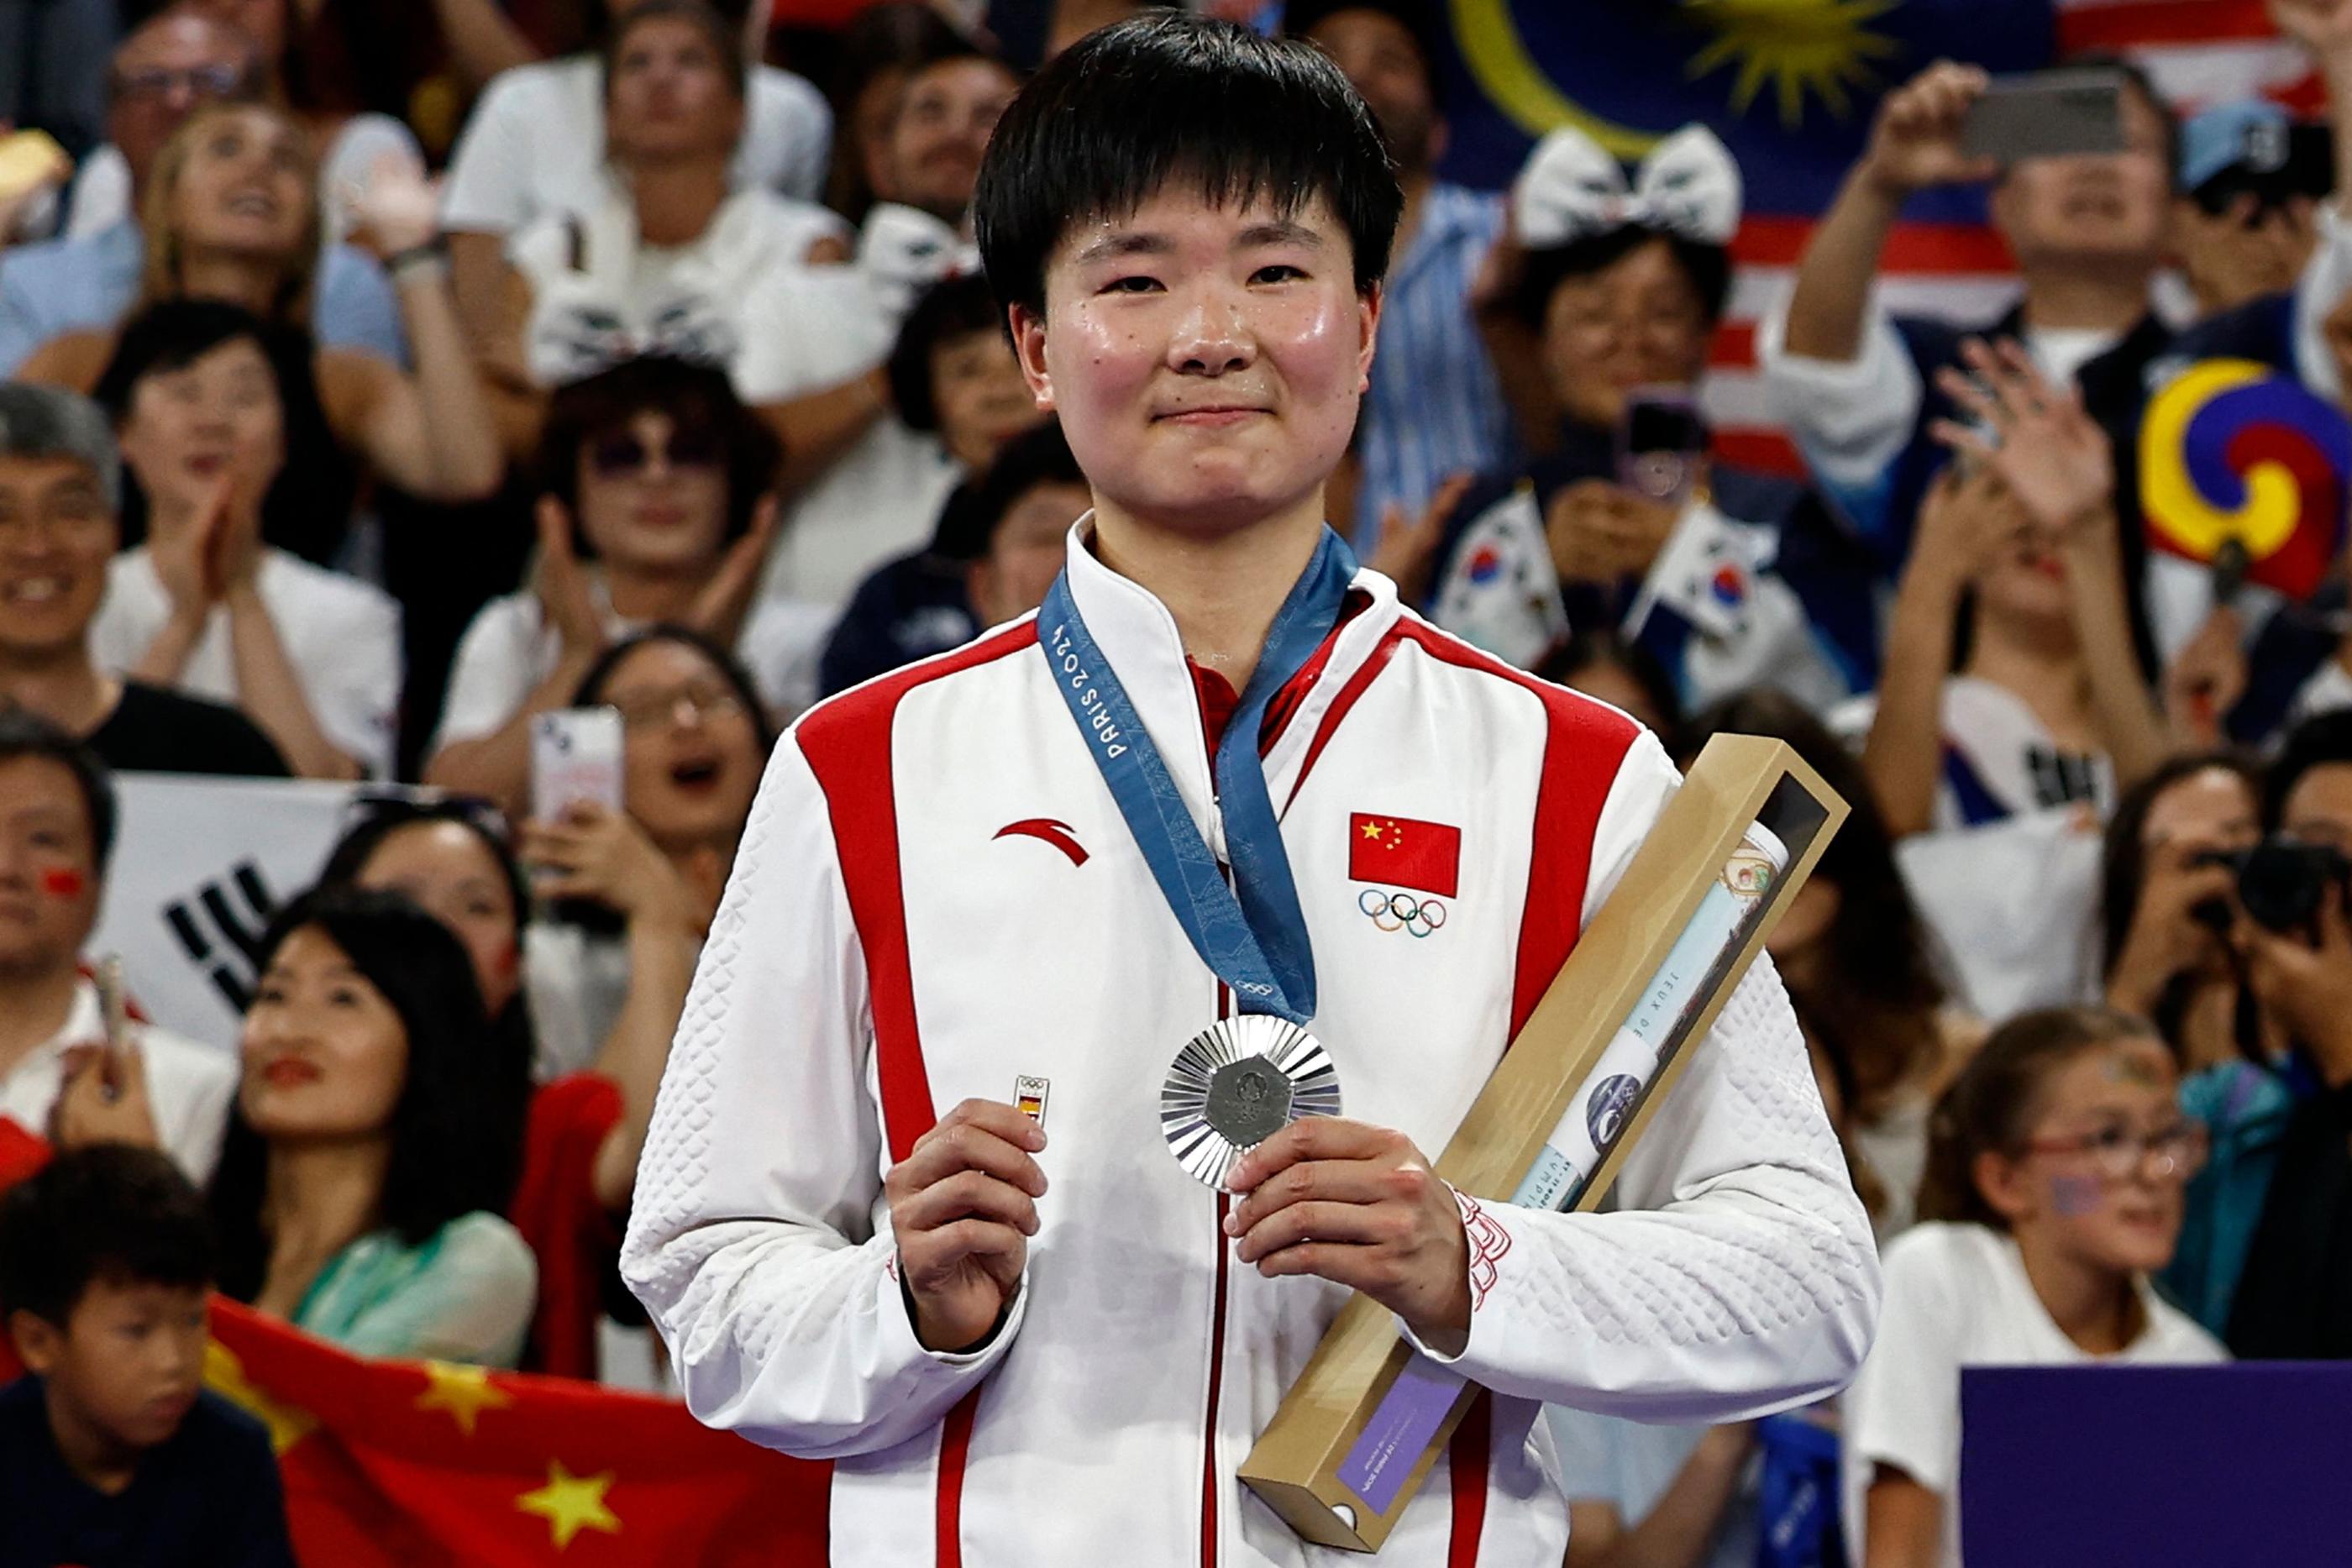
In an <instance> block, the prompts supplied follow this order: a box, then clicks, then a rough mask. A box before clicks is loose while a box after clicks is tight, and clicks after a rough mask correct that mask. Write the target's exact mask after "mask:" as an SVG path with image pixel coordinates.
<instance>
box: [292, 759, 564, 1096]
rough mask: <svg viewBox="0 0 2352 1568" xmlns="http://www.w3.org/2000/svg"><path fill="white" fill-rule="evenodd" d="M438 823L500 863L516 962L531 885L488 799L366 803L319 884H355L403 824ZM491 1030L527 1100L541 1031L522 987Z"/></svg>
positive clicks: (331, 854)
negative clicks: (451, 826)
mask: <svg viewBox="0 0 2352 1568" xmlns="http://www.w3.org/2000/svg"><path fill="white" fill-rule="evenodd" d="M438 822H452V823H455V824H456V825H457V826H458V827H460V828H463V829H465V830H466V831H467V832H469V833H471V834H472V835H473V836H474V838H475V839H476V840H477V841H478V842H479V843H480V844H481V846H482V847H483V848H484V849H485V850H488V852H489V854H490V858H491V859H492V860H493V861H496V862H498V867H499V875H500V876H501V877H503V878H504V879H505V881H506V886H507V892H508V894H509V896H511V897H512V898H513V900H514V904H513V908H514V915H515V933H514V935H515V956H516V959H517V961H518V962H520V959H521V956H522V946H523V927H524V925H525V923H526V922H528V921H529V920H530V882H529V880H528V879H527V878H526V877H525V876H524V875H523V870H522V865H521V863H520V862H518V861H517V860H516V859H515V852H514V845H513V844H512V843H510V842H509V841H508V837H507V827H506V821H505V819H504V818H502V817H500V816H499V813H498V809H497V808H496V807H494V806H492V805H490V804H489V803H488V801H485V800H469V799H467V798H464V797H450V798H447V799H444V800H407V799H404V798H387V799H384V800H373V801H370V802H369V804H368V808H367V814H366V815H365V816H364V817H362V818H361V819H360V820H359V821H357V822H355V823H353V824H352V826H351V827H350V828H348V829H346V830H344V832H343V836H342V837H341V838H340V839H338V840H336V841H335V847H334V848H333V849H331V850H330V851H328V852H327V863H326V864H325V865H324V866H322V867H320V871H319V886H320V888H330V887H337V888H344V887H348V888H356V887H358V886H359V885H360V877H361V876H362V874H363V873H365V872H366V871H367V866H368V862H370V861H372V860H373V859H374V858H375V852H376V851H377V850H379V849H382V848H383V841H385V840H386V839H388V838H390V837H392V835H393V834H394V833H396V832H399V831H401V830H402V829H404V828H413V827H415V826H417V825H418V824H420V823H438ZM490 1033H491V1036H492V1038H493V1040H494V1041H495V1043H496V1046H497V1049H498V1050H499V1051H500V1052H501V1053H502V1054H507V1055H512V1056H514V1057H516V1058H518V1059H519V1060H520V1061H522V1062H523V1063H524V1065H525V1069H526V1080H525V1082H524V1084H523V1089H524V1091H525V1095H526V1100H527V1099H528V1092H529V1089H530V1083H529V1082H528V1071H529V1069H530V1066H531V1065H532V1064H534V1063H536V1062H537V1061H538V1060H539V1033H538V1030H536V1029H534V1028H533V1027H532V1025H531V1019H530V997H529V995H528V994H527V991H526V988H524V987H521V986H517V987H516V988H515V994H514V995H513V996H511V997H509V998H507V1005H506V1006H505V1007H503V1008H500V1009H499V1010H498V1012H497V1013H496V1014H495V1015H493V1016H492V1018H491V1019H490Z"/></svg>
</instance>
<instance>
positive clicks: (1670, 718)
mask: <svg viewBox="0 0 2352 1568" xmlns="http://www.w3.org/2000/svg"><path fill="white" fill-rule="evenodd" d="M1535 673H1536V674H1538V676H1540V677H1542V678H1543V679H1545V680H1547V681H1553V682H1556V683H1558V684H1559V685H1563V686H1566V687H1567V688H1568V689H1569V690H1570V691H1574V692H1582V693H1583V694H1584V695H1586V696H1589V697H1599V698H1600V699H1601V701H1602V702H1605V703H1607V704H1609V705H1610V706H1612V707H1614V708H1618V709H1620V710H1622V712H1625V713H1628V714H1631V715H1632V716H1633V717H1634V718H1637V719H1639V720H1640V721H1641V722H1642V727H1643V728H1644V729H1647V730H1648V731H1649V732H1650V733H1651V734H1653V735H1662V736H1667V735H1675V734H1679V733H1680V732H1681V729H1682V724H1683V703H1682V695H1681V694H1680V693H1678V692H1676V691H1675V681H1674V677H1673V676H1672V675H1669V674H1666V670H1665V666H1664V665H1663V664H1659V663H1658V661H1657V658H1656V656H1655V655H1654V654H1653V653H1650V652H1649V650H1647V649H1646V648H1643V647H1642V646H1641V645H1640V644H1639V643H1628V642H1626V641H1625V640H1624V639H1623V638H1622V637H1620V636H1618V635H1617V633H1615V632H1612V631H1609V630H1608V629H1606V628H1605V627H1604V628H1601V629H1600V630H1597V631H1595V630H1587V631H1582V632H1570V633H1569V635H1568V636H1567V638H1566V639H1565V640H1563V641H1562V642H1561V643H1559V646H1557V647H1555V648H1554V649H1553V650H1552V651H1551V652H1550V653H1546V654H1545V655H1544V656H1543V657H1542V658H1541V659H1540V660H1538V661H1537V663H1536V667H1535Z"/></svg>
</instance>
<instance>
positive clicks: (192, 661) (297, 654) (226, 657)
mask: <svg viewBox="0 0 2352 1568" xmlns="http://www.w3.org/2000/svg"><path fill="white" fill-rule="evenodd" d="M258 586H259V588H260V591H261V602H262V603H263V605H264V606H265V607H267V608H268V612H269V620H270V622H271V624H273V625H274V626H276V627H277V628H278V641H280V642H281V643H285V645H286V657H287V660H288V662H289V664H292V665H293V666H294V673H295V675H296V677H297V678H298V679H299V681H300V682H301V684H302V696H303V699H304V700H305V701H306V702H308V703H309V704H310V716H311V717H312V718H313V719H315V720H316V721H317V722H318V726H319V727H320V730H322V731H323V732H324V733H325V734H326V737H327V738H328V739H329V740H331V741H333V742H334V743H335V745H336V746H337V747H339V748H341V750H342V751H344V752H346V753H348V754H349V755H350V756H352V757H353V758H357V759H358V760H359V762H360V764H361V765H362V767H364V768H367V770H368V772H369V773H370V774H371V775H373V777H375V778H378V779H386V778H390V777H391V775H392V765H393V745H394V738H395V737H396V735H397V733H398V729H399V720H400V683H401V673H402V668H403V666H402V660H401V643H400V604H399V602H398V601H396V600H394V599H393V598H392V597H391V596H390V595H389V594H386V593H385V592H384V591H383V590H381V589H379V588H375V587H373V586H371V585H369V584H367V583H364V582H362V581H360V580H358V579H357V578H353V577H345V576H344V575H343V574H342V573H341V572H335V571H328V570H324V569H323V568H320V567H316V566H312V565H311V564H310V562H309V561H306V560H304V559H301V558H300V557H299V556H294V555H289V554H288V553H287V552H286V551H284V550H281V549H265V550H263V552H262V556H261V566H260V570H259V574H258ZM171 618H172V600H171V596H170V595H169V594H167V593H165V592H164V591H163V579H161V578H160V577H158V576H157V575H156V573H155V561H154V558H153V557H152V556H151V555H150V554H149V553H148V550H147V548H146V547H145V546H144V545H142V546H141V547H140V548H139V549H133V550H126V551H124V552H123V553H122V554H121V555H118V556H116V557H115V558H114V559H112V560H111V561H110V562H108V563H107V570H106V599H105V601H104V602H102V603H100V606H99V608H98V615H97V617H96V618H95V619H94V620H92V621H91V622H90V627H89V651H90V656H91V657H92V658H94V659H96V660H97V661H98V664H99V667H100V669H102V670H105V671H107V672H109V673H110V674H124V673H126V672H128V671H129V670H130V669H131V666H132V665H134V664H137V663H138V662H139V660H140V657H141V656H142V654H144V653H146V652H147V649H148V647H149V645H150V644H152V643H153V642H154V641H155V636H156V633H157V632H161V631H163V628H164V626H165V625H166V624H167V623H168V622H170V621H171ZM178 689H179V690H181V691H184V692H186V693H187V694H189V695H191V696H199V697H207V698H210V699H211V700H212V701H214V702H219V703H227V704H229V705H230V706H240V698H239V694H238V692H237V689H236V654H235V652H234V650H233V648H232V647H231V643H230V632H229V612H228V608H227V607H226V605H216V606H215V607H214V610H213V613H212V619H211V620H210V621H208V622H205V632H204V635H203V636H202V637H200V638H198V639H197V640H196V646H195V649H194V652H193V653H190V654H189V655H188V663H187V665H186V667H185V668H184V669H183V670H182V671H181V672H180V680H179V685H178Z"/></svg>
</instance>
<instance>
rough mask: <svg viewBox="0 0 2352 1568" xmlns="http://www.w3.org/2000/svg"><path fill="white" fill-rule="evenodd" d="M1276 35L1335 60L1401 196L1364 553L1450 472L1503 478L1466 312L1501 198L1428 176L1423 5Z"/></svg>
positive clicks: (1328, 0)
mask: <svg viewBox="0 0 2352 1568" xmlns="http://www.w3.org/2000/svg"><path fill="white" fill-rule="evenodd" d="M1282 26H1283V29H1284V31H1286V32H1288V33H1290V34H1293V35H1295V36H1297V37H1303V38H1307V39H1309V40H1311V41H1312V42H1314V43H1315V44H1317V45H1318V46H1320V47H1322V49H1323V50H1324V51H1325V52H1326V53H1328V55H1330V57H1332V58H1333V59H1334V60H1336V61H1338V62H1339V68H1340V69H1341V70H1343V71H1345V72H1347V74H1348V80H1349V82H1351V83H1352V84H1354V86H1355V89H1356V90H1357V91H1358V92H1359V93H1360V94H1362V95H1363V99H1364V102H1365V104H1366V106H1367V107H1369V108H1370V110H1371V111H1372V118H1373V119H1374V120H1376V121H1377V122H1378V123H1379V125H1380V128H1381V141H1383V142H1384V143H1386V144H1387V147H1388V150H1389V156H1390V157H1391V158H1392V159H1394V160H1395V162H1396V169H1397V180H1398V183H1400V184H1401V185H1402V186H1403V188H1404V215H1403V217H1402V219H1401V220H1400V221H1399V222H1398V224H1397V233H1396V247H1395V251H1394V255H1395V259H1394V260H1393V261H1392V262H1391V263H1390V265H1389V272H1388V277H1387V279H1386V280H1385V282H1384V284H1383V289H1382V295H1381V351H1380V354H1379V355H1378V357H1377V358H1375V359H1374V360H1373V361H1372V384H1371V390H1370V392H1367V393H1366V394H1365V397H1364V404H1363V413H1362V414H1361V416H1360V417H1361V419H1362V422H1363V428H1362V430H1361V432H1360V434H1359V437H1358V439H1359V443H1360V449H1361V456H1362V460H1363V466H1364V473H1363V479H1362V482H1361V485H1360V490H1359V493H1358V497H1357V502H1356V514H1355V516H1354V517H1353V518H1352V519H1350V518H1346V517H1342V518H1340V519H1339V527H1340V528H1341V529H1342V530H1343V531H1346V532H1349V533H1351V534H1352V535H1353V536H1354V537H1355V538H1358V539H1360V540H1362V541H1364V542H1365V543H1366V545H1367V546H1369V545H1370V544H1371V543H1372V542H1374V541H1375V540H1376V539H1377V537H1378V529H1379V528H1380V523H1381V518H1382V517H1385V516H1386V515H1387V513H1388V509H1389V507H1391V506H1395V507H1399V508H1401V509H1402V510H1403V511H1404V512H1406V513H1408V514H1410V513H1413V512H1418V511H1419V510H1421V509H1422V508H1423V507H1426V506H1428V505H1429V503H1430V501H1431V499H1432V498H1433V497H1435V495H1436V494H1437V488H1438V486H1440V485H1441V484H1443V483H1444V480H1445V478H1446V476H1449V475H1453V474H1496V473H1500V472H1503V471H1504V469H1505V468H1506V467H1507V465H1509V464H1510V463H1511V462H1512V460H1513V458H1514V455H1515V454H1514V452H1513V450H1512V448H1513V446H1514V442H1513V440H1512V432H1511V426H1510V411H1509V410H1508V409H1507V408H1506V407H1505V406H1504V403H1503V391H1502V386H1501V384H1500V383H1499V382H1497V381H1496V376H1495V368H1494V366H1493V365H1491V364H1489V363H1488V362H1487V359H1486V343H1485V340H1483V339H1482V338H1481V337H1480V336H1479V334H1478V329H1477V323H1476V321H1475V319H1474V318H1473V316H1472V314H1471V308H1470V296H1471V291H1472V287H1473V285H1474V284H1475V282H1476V281H1477V278H1478V277H1479V273H1480V271H1481V269H1482V268H1483V267H1484V266H1485V264H1486V255H1487V252H1488V251H1489V250H1490V249H1491V248H1492V247H1493V246H1494V244H1495V242H1496V239H1497V238H1498V237H1499V236H1500V235H1501V234H1502V232H1503V209H1504V203H1503V198H1502V196H1501V195H1500V194H1499V193H1492V192H1486V191H1473V190H1470V189H1468V188H1467V187H1465V186H1462V185H1455V184H1451V183H1446V182H1444V181H1442V180H1440V179H1438V178H1437V177H1436V173H1435V169H1436V165H1437V162H1438V161H1439V160H1440V159H1442V158H1444V156H1445V142H1446V128H1445V111H1444V89H1443V87H1442V83H1441V78H1440V76H1439V72H1440V70H1441V68H1442V67H1443V62H1444V51H1443V50H1442V48H1441V47H1440V46H1439V42H1438V40H1439V38H1440V37H1442V33H1441V25H1440V23H1439V21H1438V18H1437V16H1436V14H1435V13H1434V12H1433V10H1432V9H1431V8H1430V6H1429V5H1427V4H1425V3H1424V0H1291V4H1290V5H1287V6H1286V7H1285V8H1284V11H1283V18H1282Z"/></svg>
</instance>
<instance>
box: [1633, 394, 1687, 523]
mask: <svg viewBox="0 0 2352 1568" xmlns="http://www.w3.org/2000/svg"><path fill="white" fill-rule="evenodd" d="M1706 441H1707V432H1706V419H1705V418H1704V417H1702V416H1701V415H1700V413H1699V412H1698V404H1697V403H1696V402H1694V401H1693V400H1692V398H1691V395H1690V393H1689V392H1685V391H1684V390H1682V389H1681V388H1678V387H1649V388H1637V389H1635V390H1634V391H1633V392H1628V393H1627V394H1626V395H1625V412H1624V413H1622V415H1620V416H1619V418H1618V421H1617V443H1616V444H1617V482H1618V483H1619V484H1621V485H1622V486H1625V488H1627V489H1628V490H1631V491H1633V493H1634V494H1635V495H1637V496H1642V497H1647V498H1648V499H1650V500H1653V501H1657V502H1660V503H1662V504H1664V505H1665V506H1670V507H1677V508H1679V507H1681V506H1682V504H1683V503H1684V502H1685V501H1687V500H1689V499H1690V494H1691V490H1692V488H1693V487H1694V486H1696V484H1697V483H1698V468H1699V459H1700V458H1702V457H1704V456H1705V455H1706Z"/></svg>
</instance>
